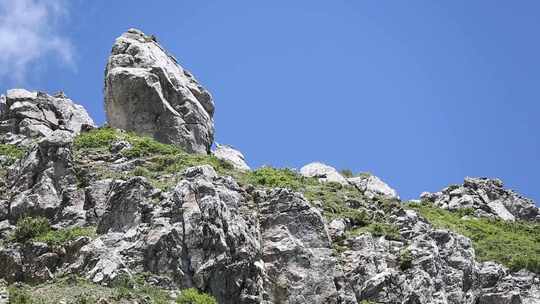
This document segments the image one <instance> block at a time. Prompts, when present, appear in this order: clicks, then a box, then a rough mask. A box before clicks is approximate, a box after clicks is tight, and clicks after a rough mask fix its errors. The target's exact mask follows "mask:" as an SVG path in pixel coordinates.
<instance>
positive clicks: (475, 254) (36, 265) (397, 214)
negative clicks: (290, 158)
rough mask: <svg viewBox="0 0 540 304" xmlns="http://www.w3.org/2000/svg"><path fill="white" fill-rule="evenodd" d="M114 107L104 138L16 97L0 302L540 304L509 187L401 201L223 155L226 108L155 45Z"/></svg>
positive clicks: (69, 110) (531, 255)
mask: <svg viewBox="0 0 540 304" xmlns="http://www.w3.org/2000/svg"><path fill="white" fill-rule="evenodd" d="M105 105H106V107H105V108H106V111H107V117H108V123H109V127H101V128H97V127H96V126H95V125H94V123H93V121H92V120H91V118H90V117H89V116H88V114H87V113H86V111H85V110H84V109H83V108H82V107H81V106H78V105H75V104H74V103H73V102H72V101H71V100H69V99H67V97H65V95H64V94H57V95H54V96H50V95H48V94H45V93H39V92H37V93H36V92H29V91H26V90H22V89H17V90H10V91H8V92H7V94H6V96H3V97H2V98H1V103H0V109H1V113H0V121H1V123H0V142H1V143H2V144H1V147H0V148H1V149H0V154H2V156H1V157H0V165H1V166H0V167H1V170H0V173H1V180H2V183H1V184H0V279H2V280H3V281H4V283H0V303H2V302H7V298H5V297H9V298H10V301H11V302H13V303H16V302H15V301H16V300H15V299H18V298H21V299H22V298H24V297H27V298H28V299H27V301H35V302H21V303H60V301H64V302H65V303H101V304H104V303H175V302H177V303H211V301H214V300H213V299H215V301H216V302H217V303H225V304H229V303H230V304H232V303H246V304H247V303H249V304H251V303H260V304H266V303H268V304H270V303H291V304H292V303H298V304H300V303H335V304H338V303H363V304H367V303H404V304H417V303H421V304H424V303H441V304H442V303H470V304H476V303H478V304H487V303H496V304H499V303H500V304H506V303H508V304H514V303H528V304H531V303H540V276H539V273H540V262H539V261H540V258H539V256H538V255H539V254H540V248H538V243H539V242H540V240H539V239H538V235H539V232H540V228H539V227H540V226H539V224H538V223H539V221H540V218H539V215H538V214H539V213H538V208H537V207H536V206H535V205H534V202H532V201H531V200H528V199H525V198H523V197H521V196H519V195H518V194H516V193H514V192H512V191H510V190H507V189H505V188H504V187H503V185H502V182H500V181H498V180H492V179H484V178H467V179H466V180H465V183H464V185H462V186H450V187H448V188H446V189H443V190H442V191H441V192H440V193H435V194H429V193H424V194H422V196H421V200H419V201H418V202H402V201H400V199H399V196H398V194H397V192H396V191H395V190H394V189H392V188H391V187H390V186H388V185H387V184H386V183H384V182H383V181H382V180H381V179H379V178H377V177H376V176H374V175H370V174H362V175H359V176H354V177H346V176H344V175H343V174H341V173H340V172H338V171H337V170H336V169H335V168H332V167H330V166H328V165H325V164H322V163H312V164H308V165H306V166H305V167H303V168H302V169H301V170H299V171H298V172H296V171H294V170H290V169H275V168H271V167H263V168H259V169H256V170H251V169H250V168H249V166H248V165H247V163H246V161H245V158H244V155H243V154H242V153H241V152H239V151H237V150H235V149H234V148H232V147H231V146H226V145H218V146H217V148H216V149H215V151H213V152H212V153H208V152H209V149H210V146H211V145H212V143H213V133H214V126H213V121H212V117H213V114H214V111H215V109H214V103H213V101H212V98H211V97H210V94H209V93H208V92H207V91H206V90H205V89H203V88H202V86H200V85H199V84H198V83H197V82H196V81H195V80H194V78H193V76H191V74H189V73H188V72H186V71H185V70H184V69H183V68H182V67H181V66H180V65H179V64H178V62H177V61H176V60H175V59H174V58H173V57H172V56H171V55H169V54H168V53H167V52H166V51H165V50H164V49H163V48H162V47H161V46H160V45H159V44H158V43H157V42H156V39H155V38H152V36H146V35H145V34H143V33H142V32H140V31H138V30H129V31H128V32H127V33H125V34H123V35H122V36H121V37H120V38H119V39H118V40H117V41H116V43H115V44H114V46H113V50H112V54H111V57H110V58H109V61H108V65H107V69H106V81H105ZM147 136H148V137H147ZM193 152H199V154H197V153H194V154H193ZM467 227H472V228H474V229H470V230H467ZM497 229H499V230H497ZM478 231H485V235H484V234H478V233H479V232H478ZM493 231H503V232H505V231H508V233H513V234H509V236H508V239H511V240H515V244H510V243H508V244H502V245H503V246H506V247H508V248H510V249H512V251H511V252H510V254H507V253H506V252H505V253H504V254H503V255H502V256H498V255H493V254H492V252H490V251H489V250H488V249H486V248H489V247H490V246H491V247H495V248H496V249H497V250H498V248H503V246H501V244H497V243H493V244H490V246H485V245H484V244H483V243H482V242H483V240H486V237H487V235H489V237H493V235H497V233H493ZM473 232H474V233H473ZM463 234H466V235H467V236H469V237H467V236H465V235H463ZM516 236H519V238H518V237H516ZM500 237H503V236H502V235H501V236H500ZM498 246H499V247H498ZM512 246H513V247H512ZM520 246H521V247H520ZM535 246H536V247H535ZM515 248H524V250H523V251H522V250H516V249H515ZM486 250H488V251H486ZM508 255H510V257H509V256H508ZM503 264H504V265H503ZM24 284H26V285H24ZM2 286H4V287H2ZM8 287H9V289H8ZM2 289H3V290H9V295H7V293H6V292H1V290H2ZM53 291H54V292H53ZM200 292H203V293H206V294H208V295H210V296H208V297H206V298H205V297H204V296H203V295H200V294H197V293H200ZM192 293H193V294H195V296H193V297H192V298H189V299H188V297H189V296H190V295H191V294H192ZM2 294H4V300H2V299H3V297H2ZM44 295H45V298H44ZM212 298H213V299H212ZM186 299H187V300H186ZM203 299H205V300H203ZM38 300H39V301H41V302H38ZM83 300H84V301H87V302H81V301H83ZM47 301H48V302H47ZM183 301H184V302H183ZM204 301H210V302H204Z"/></svg>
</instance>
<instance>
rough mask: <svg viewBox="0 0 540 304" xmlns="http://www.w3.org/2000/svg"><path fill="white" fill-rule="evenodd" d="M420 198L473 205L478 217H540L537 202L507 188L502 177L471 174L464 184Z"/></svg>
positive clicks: (454, 207) (452, 206) (450, 207)
mask: <svg viewBox="0 0 540 304" xmlns="http://www.w3.org/2000/svg"><path fill="white" fill-rule="evenodd" d="M420 198H421V200H422V201H423V202H428V203H432V204H434V205H435V206H437V207H439V208H443V209H448V210H458V209H470V210H473V211H474V215H475V216H478V217H492V218H500V219H503V220H507V221H513V220H527V221H540V211H539V209H538V207H536V205H535V203H534V202H533V201H532V200H530V199H528V198H525V197H523V196H521V195H519V194H518V193H516V192H514V191H512V190H509V189H506V188H504V185H503V182H502V181H501V180H499V179H490V178H471V177H467V178H465V181H464V182H463V185H452V186H449V187H447V188H444V189H443V190H442V191H441V192H436V193H428V192H424V193H422V195H421V197H420Z"/></svg>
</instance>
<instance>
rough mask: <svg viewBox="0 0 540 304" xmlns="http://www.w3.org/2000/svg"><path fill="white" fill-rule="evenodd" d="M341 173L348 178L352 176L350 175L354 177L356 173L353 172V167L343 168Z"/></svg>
mask: <svg viewBox="0 0 540 304" xmlns="http://www.w3.org/2000/svg"><path fill="white" fill-rule="evenodd" d="M339 173H341V175H343V176H344V177H346V178H350V177H353V176H354V174H353V172H352V171H351V169H342V170H341V171H339Z"/></svg>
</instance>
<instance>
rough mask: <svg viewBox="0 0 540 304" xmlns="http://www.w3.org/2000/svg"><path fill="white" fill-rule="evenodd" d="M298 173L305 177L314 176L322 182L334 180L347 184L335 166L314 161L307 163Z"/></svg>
mask: <svg viewBox="0 0 540 304" xmlns="http://www.w3.org/2000/svg"><path fill="white" fill-rule="evenodd" d="M300 174H302V175H303V176H305V177H315V178H317V179H319V180H320V181H322V182H334V183H339V184H342V185H347V184H349V182H348V181H347V179H346V178H345V177H343V176H342V175H341V174H340V173H339V172H338V171H337V170H336V169H335V168H333V167H330V166H328V165H325V164H322V163H318V162H314V163H310V164H307V165H305V166H303V167H302V169H300Z"/></svg>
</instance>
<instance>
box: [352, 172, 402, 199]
mask: <svg viewBox="0 0 540 304" xmlns="http://www.w3.org/2000/svg"><path fill="white" fill-rule="evenodd" d="M347 180H348V181H349V183H351V184H352V185H354V186H355V187H356V188H357V189H358V190H359V191H360V192H362V193H364V195H366V196H367V197H368V198H374V197H375V196H382V197H385V198H389V199H399V195H398V194H397V191H396V190H394V189H392V188H390V186H388V185H387V184H386V183H385V182H383V181H382V180H381V179H380V178H378V177H377V176H374V175H371V174H367V175H361V176H357V177H351V178H348V179H347Z"/></svg>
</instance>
